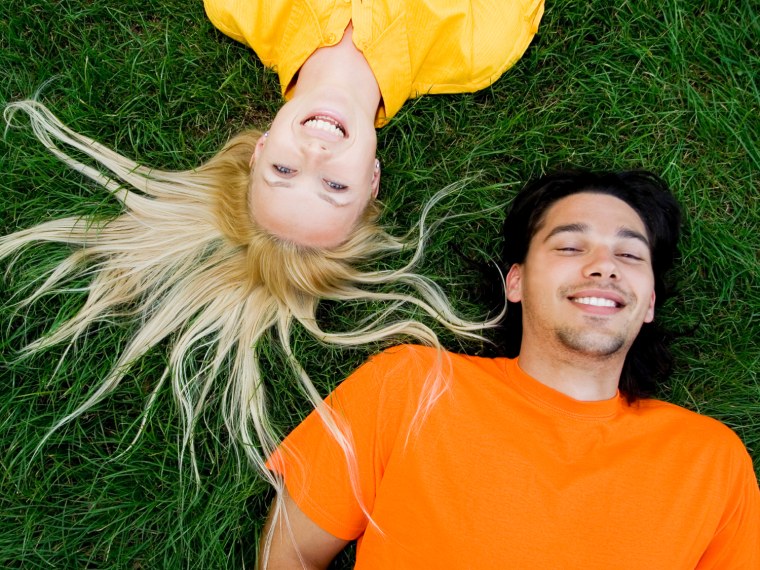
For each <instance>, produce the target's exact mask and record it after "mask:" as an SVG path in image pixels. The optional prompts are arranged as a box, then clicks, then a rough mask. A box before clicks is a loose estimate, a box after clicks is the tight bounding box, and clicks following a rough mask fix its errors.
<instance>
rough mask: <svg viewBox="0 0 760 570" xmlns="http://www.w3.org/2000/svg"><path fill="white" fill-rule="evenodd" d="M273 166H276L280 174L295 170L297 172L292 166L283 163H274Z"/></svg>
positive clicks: (290, 172)
mask: <svg viewBox="0 0 760 570" xmlns="http://www.w3.org/2000/svg"><path fill="white" fill-rule="evenodd" d="M272 168H274V169H275V170H276V171H277V172H279V173H280V174H293V172H295V171H294V170H293V169H292V168H288V167H287V166H282V165H281V164H273V165H272Z"/></svg>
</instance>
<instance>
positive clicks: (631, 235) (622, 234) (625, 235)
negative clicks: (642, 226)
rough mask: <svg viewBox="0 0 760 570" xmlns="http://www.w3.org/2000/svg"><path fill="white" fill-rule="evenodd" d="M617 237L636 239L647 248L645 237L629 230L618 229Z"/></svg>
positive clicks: (647, 243)
mask: <svg viewBox="0 0 760 570" xmlns="http://www.w3.org/2000/svg"><path fill="white" fill-rule="evenodd" d="M617 235H618V236H620V237H621V238H626V239H637V240H639V241H641V242H643V243H644V245H645V246H647V247H649V240H648V239H647V237H646V236H645V235H643V234H641V233H639V232H637V231H636V230H632V229H630V228H620V229H619V230H618V232H617Z"/></svg>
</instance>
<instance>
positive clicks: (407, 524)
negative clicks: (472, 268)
mask: <svg viewBox="0 0 760 570" xmlns="http://www.w3.org/2000/svg"><path fill="white" fill-rule="evenodd" d="M448 356H449V357H450V364H451V372H450V376H449V378H451V385H450V387H449V389H448V391H447V392H445V393H444V395H443V396H442V397H441V398H440V399H439V400H438V401H437V402H436V403H435V405H434V407H433V408H432V410H431V411H430V413H429V415H428V416H427V417H426V418H425V419H424V421H423V422H421V423H419V424H417V423H415V426H413V428H412V429H411V430H410V424H411V422H412V418H413V417H414V414H415V411H416V409H417V404H418V401H419V395H420V390H421V388H422V384H423V382H424V380H425V378H426V376H427V374H428V371H429V370H430V368H431V366H432V363H433V362H434V358H435V351H433V350H431V349H427V348H423V347H416V346H402V347H396V348H393V349H390V350H388V351H385V352H384V353H382V354H381V355H378V356H376V357H375V358H373V359H371V360H370V361H369V362H368V363H366V364H365V365H364V366H362V367H361V368H359V369H358V370H357V371H356V372H355V373H354V374H352V375H351V377H350V378H348V380H346V381H345V382H343V383H342V384H341V385H340V386H339V387H338V389H337V390H335V392H333V394H331V395H330V396H329V397H328V398H327V400H326V401H327V402H328V403H329V404H330V405H331V406H332V407H333V409H334V410H335V412H336V414H337V416H338V417H339V418H341V420H342V419H345V422H346V425H347V426H350V439H351V440H352V441H353V445H354V449H355V453H356V464H357V466H358V476H359V478H358V486H359V488H360V493H359V494H360V497H361V500H362V502H363V503H364V506H365V507H366V511H367V512H368V513H369V514H370V515H371V517H372V521H373V522H370V523H368V519H367V517H366V515H365V514H364V511H363V510H362V508H361V505H360V503H359V502H358V501H357V499H356V494H355V493H354V491H353V490H352V485H351V481H350V479H349V477H348V471H347V468H346V460H345V457H344V455H343V452H342V451H341V450H340V448H339V447H338V446H337V444H336V443H335V440H334V439H333V438H332V436H330V435H329V434H328V433H327V432H326V430H325V428H324V426H323V424H322V422H321V420H320V419H319V417H318V416H317V415H316V414H312V415H311V416H309V417H308V418H307V419H306V420H305V421H304V422H303V423H302V424H301V425H300V426H299V427H297V428H296V429H295V430H294V431H293V432H292V433H291V434H290V436H288V438H287V439H286V440H285V442H284V444H283V446H282V447H281V448H280V450H279V451H278V452H277V453H276V454H275V455H274V456H273V457H272V458H271V459H270V467H274V468H276V470H278V471H280V472H283V473H284V476H285V482H286V485H287V488H288V492H289V493H290V495H291V496H292V497H293V499H294V500H295V502H296V503H297V504H298V505H299V506H300V508H301V509H302V510H303V512H304V513H305V514H306V515H307V516H309V517H310V518H311V519H312V520H313V521H314V522H315V523H316V524H318V525H319V526H320V527H321V528H323V529H324V530H326V531H328V532H329V533H331V534H333V535H334V536H337V537H340V538H343V539H355V538H358V539H359V544H358V549H357V565H356V568H359V569H369V568H378V569H385V570H387V569H389V568H393V569H405V568H409V569H420V568H436V569H438V568H457V569H459V568H473V569H483V568H541V569H544V568H552V569H555V568H583V569H585V570H588V569H594V568H600V569H601V568H603V569H605V570H608V569H610V568H615V569H618V570H620V569H628V568H630V569H636V570H641V569H643V568H646V569H647V570H653V569H660V568H661V569H663V570H676V569H681V568H683V569H686V568H688V569H692V568H700V569H703V568H721V569H725V568H732V569H733V568H746V569H753V570H754V569H757V568H760V491H759V490H758V485H757V479H756V476H755V473H754V471H753V468H752V462H751V460H750V457H749V455H748V454H747V451H746V450H745V448H744V446H743V445H742V443H741V441H740V440H739V438H738V437H737V436H736V435H735V434H734V433H733V432H732V431H731V430H730V429H728V428H727V427H726V426H724V425H723V424H721V423H720V422H718V421H716V420H714V419H711V418H708V417H705V416H700V415H698V414H695V413H693V412H690V411H687V410H685V409H683V408H680V407H678V406H674V405H672V404H668V403H665V402H661V401H656V400H643V401H640V402H638V403H637V404H635V405H633V406H629V405H627V404H626V402H625V400H624V399H622V398H621V397H616V398H613V399H611V400H606V401H600V402H580V401H577V400H573V399H571V398H569V397H567V396H565V395H563V394H561V393H559V392H557V391H555V390H552V389H551V388H548V387H547V386H545V385H543V384H541V383H540V382H538V381H536V380H535V379H533V378H531V377H530V376H528V375H527V374H525V373H524V372H523V371H522V370H521V369H520V367H519V365H518V361H517V360H510V359H503V358H499V359H484V358H475V357H467V356H461V355H456V354H449V355H448Z"/></svg>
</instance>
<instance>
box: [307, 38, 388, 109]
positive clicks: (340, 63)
mask: <svg viewBox="0 0 760 570" xmlns="http://www.w3.org/2000/svg"><path fill="white" fill-rule="evenodd" d="M352 37H353V26H352V24H350V23H349V25H348V27H347V28H346V31H345V33H344V34H343V38H342V39H341V40H340V42H338V43H337V44H336V45H334V46H330V47H323V48H319V49H318V50H316V51H315V52H314V53H313V54H311V55H310V56H309V58H308V59H307V60H306V61H305V62H304V64H303V66H302V67H301V69H300V70H299V72H298V77H297V79H296V83H295V86H294V92H293V96H294V97H298V96H299V95H301V94H307V93H315V92H318V91H324V90H333V91H336V90H337V91H340V92H342V93H343V94H344V95H346V97H347V98H348V100H350V101H352V103H353V104H354V105H356V108H357V109H358V110H360V112H363V113H366V114H368V116H369V117H371V118H372V119H373V121H374V117H375V115H376V114H377V109H378V107H379V106H380V97H381V95H380V87H379V86H378V84H377V80H376V79H375V75H374V73H373V72H372V69H371V68H370V66H369V63H368V62H367V60H366V59H365V58H364V55H363V54H362V53H361V52H360V51H359V50H358V49H357V48H356V46H355V45H354V42H353V40H352Z"/></svg>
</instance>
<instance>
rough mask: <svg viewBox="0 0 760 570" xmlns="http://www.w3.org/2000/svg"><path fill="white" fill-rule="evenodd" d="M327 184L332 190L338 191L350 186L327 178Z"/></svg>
mask: <svg viewBox="0 0 760 570" xmlns="http://www.w3.org/2000/svg"><path fill="white" fill-rule="evenodd" d="M325 184H327V186H328V188H330V190H335V191H338V192H340V191H341V190H345V189H346V188H348V186H346V185H345V184H340V183H338V182H333V181H332V180H325Z"/></svg>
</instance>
